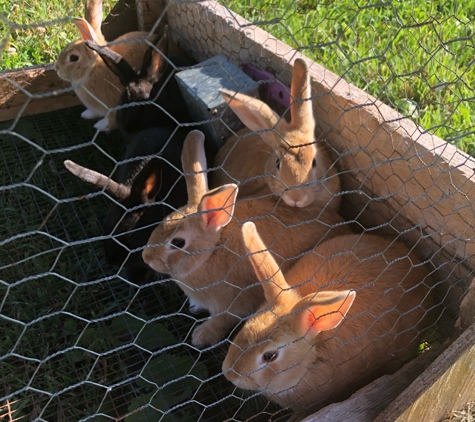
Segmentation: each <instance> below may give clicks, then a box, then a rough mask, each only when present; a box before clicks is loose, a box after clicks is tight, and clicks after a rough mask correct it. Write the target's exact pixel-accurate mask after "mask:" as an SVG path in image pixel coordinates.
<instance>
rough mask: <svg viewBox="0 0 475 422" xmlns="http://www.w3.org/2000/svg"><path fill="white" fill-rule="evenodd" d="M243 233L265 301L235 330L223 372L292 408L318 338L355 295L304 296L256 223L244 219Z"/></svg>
mask: <svg viewBox="0 0 475 422" xmlns="http://www.w3.org/2000/svg"><path fill="white" fill-rule="evenodd" d="M242 232H243V238H244V243H245V245H246V249H247V250H248V252H249V254H250V255H249V259H250V260H251V263H252V266H253V268H254V270H255V272H256V274H257V276H258V279H259V280H262V287H263V289H264V295H265V299H266V303H265V304H264V305H262V306H261V308H260V310H259V311H258V312H257V313H256V315H255V316H253V317H252V318H251V319H249V320H248V321H247V322H246V323H245V325H244V327H243V328H242V329H241V331H240V332H239V333H238V334H237V335H236V337H235V339H234V340H233V342H232V344H231V346H230V348H229V350H228V353H227V356H226V358H225V360H224V363H223V372H224V375H225V377H226V378H227V379H228V380H230V381H231V382H232V383H234V384H235V385H236V386H238V387H240V388H243V389H246V390H256V391H262V392H264V394H265V395H266V396H268V397H270V398H271V399H272V400H274V401H276V402H277V403H279V404H280V405H282V406H284V407H287V406H289V405H293V404H295V402H294V399H295V396H296V394H297V395H298V394H300V392H301V389H299V384H300V383H305V378H306V376H307V375H308V372H309V370H310V368H312V367H313V366H314V365H315V363H316V361H318V355H317V353H316V349H315V347H314V343H315V338H316V337H317V336H318V335H319V334H320V333H321V332H322V331H328V330H332V329H335V328H337V327H338V326H339V325H340V323H341V322H342V321H343V320H344V318H345V315H346V314H347V312H348V310H349V309H350V307H351V305H352V304H353V301H354V299H355V296H356V294H355V292H354V291H350V290H344V291H325V292H319V293H312V294H309V295H307V296H305V297H301V296H300V295H299V293H298V292H297V291H296V290H295V289H292V288H291V287H290V286H289V285H288V284H287V282H286V281H285V278H284V276H283V274H282V272H281V270H280V268H279V266H278V265H277V263H276V262H275V260H274V259H273V257H272V255H271V254H270V253H269V252H268V251H267V250H266V246H265V245H264V243H263V241H262V240H261V238H260V237H259V235H258V233H257V231H256V228H255V225H254V224H253V223H250V222H248V223H245V224H244V225H243V227H242ZM296 390H299V392H298V393H296Z"/></svg>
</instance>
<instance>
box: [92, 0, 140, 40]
mask: <svg viewBox="0 0 475 422" xmlns="http://www.w3.org/2000/svg"><path fill="white" fill-rule="evenodd" d="M138 28H139V26H138V22H137V11H136V9H135V0H120V1H118V2H117V4H116V5H115V6H114V7H113V9H112V10H111V12H110V13H109V14H108V15H107V17H106V18H105V19H104V22H103V23H102V26H101V31H102V33H103V34H104V37H105V39H106V40H107V41H113V40H115V39H116V38H117V37H119V36H121V35H122V34H126V33H127V32H132V31H137V30H138Z"/></svg>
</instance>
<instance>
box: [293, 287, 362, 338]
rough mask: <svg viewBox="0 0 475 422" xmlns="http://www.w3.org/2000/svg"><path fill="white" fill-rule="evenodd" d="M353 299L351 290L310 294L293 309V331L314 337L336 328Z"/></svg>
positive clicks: (353, 295)
mask: <svg viewBox="0 0 475 422" xmlns="http://www.w3.org/2000/svg"><path fill="white" fill-rule="evenodd" d="M355 297H356V293H355V291H351V290H344V291H339V292H336V291H326V292H320V293H317V294H315V293H311V294H310V295H308V296H306V297H304V298H303V299H302V300H301V301H300V302H299V303H297V305H295V306H294V308H293V312H295V313H294V314H293V315H292V318H295V319H296V321H294V323H295V326H294V329H295V330H296V332H298V333H299V334H300V335H302V336H306V335H309V336H310V337H314V336H316V335H317V334H318V333H319V332H321V331H327V330H332V329H333V328H336V327H338V325H340V323H341V322H342V321H343V319H344V317H345V315H346V314H347V312H348V310H349V309H350V307H351V305H352V304H353V302H354V300H355ZM302 308H303V311H302V312H299V310H302Z"/></svg>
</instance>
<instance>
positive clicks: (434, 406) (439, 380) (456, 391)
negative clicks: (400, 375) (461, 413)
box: [374, 324, 475, 422]
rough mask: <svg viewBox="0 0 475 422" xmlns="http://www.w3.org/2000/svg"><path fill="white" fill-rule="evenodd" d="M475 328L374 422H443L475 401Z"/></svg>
mask: <svg viewBox="0 0 475 422" xmlns="http://www.w3.org/2000/svg"><path fill="white" fill-rule="evenodd" d="M474 339H475V324H474V325H472V326H471V327H469V328H468V329H467V330H465V331H464V332H463V334H462V335H460V337H459V338H458V339H457V340H456V341H455V342H454V343H453V344H452V345H450V346H449V348H448V349H447V350H446V351H445V352H444V353H442V354H441V355H440V356H439V357H438V358H437V359H436V360H435V361H434V362H433V363H432V364H431V365H430V366H429V368H428V369H427V371H425V372H424V373H423V374H422V375H421V376H420V377H418V378H417V379H416V380H415V381H414V382H413V383H412V384H411V385H410V386H409V387H408V388H407V389H406V390H405V391H404V392H403V393H402V394H401V395H400V396H399V397H398V398H397V399H396V400H395V401H394V402H393V403H392V404H391V405H390V406H389V407H388V408H387V409H386V410H385V411H384V412H382V413H381V414H380V415H379V416H378V417H377V418H376V419H375V420H374V422H387V421H394V422H412V421H428V422H429V421H434V422H437V421H440V420H441V419H443V418H445V417H446V416H448V414H449V413H450V412H451V411H452V410H454V409H460V408H462V407H463V406H465V404H466V403H468V402H470V401H473V400H475V340H474Z"/></svg>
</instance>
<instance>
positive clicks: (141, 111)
mask: <svg viewBox="0 0 475 422" xmlns="http://www.w3.org/2000/svg"><path fill="white" fill-rule="evenodd" d="M86 45H87V46H88V47H89V48H91V49H93V50H94V51H95V52H96V53H97V54H99V56H100V57H101V58H102V61H103V62H104V63H105V64H106V65H107V67H108V68H109V69H110V70H111V71H112V72H113V73H114V74H115V75H116V76H117V77H118V78H119V80H120V83H121V84H122V85H123V87H124V88H125V89H124V91H123V93H122V96H121V97H120V101H119V104H120V105H126V104H130V103H139V104H134V105H133V106H129V107H120V108H119V109H118V110H117V126H118V129H119V131H120V132H121V133H122V134H123V135H124V136H128V137H130V136H132V135H134V134H136V133H137V132H140V131H141V130H143V129H147V128H149V127H155V126H161V127H164V126H170V127H176V126H177V125H178V124H181V123H189V122H191V121H192V119H191V117H190V115H189V113H188V110H187V106H186V103H185V100H184V99H183V96H182V94H181V91H180V88H179V86H178V83H177V81H176V79H175V78H174V76H173V75H174V73H175V72H176V68H177V67H185V66H191V65H193V64H195V61H194V60H192V59H191V58H189V57H188V56H186V55H184V54H177V53H171V54H169V51H168V50H169V40H168V28H167V27H166V28H165V30H164V33H163V34H161V35H158V36H157V37H156V38H155V39H154V40H153V42H152V45H150V46H149V47H148V48H147V50H146V51H145V53H144V56H143V60H142V64H141V65H140V66H139V68H138V69H137V70H134V66H133V64H132V63H129V62H128V61H127V59H126V57H123V56H121V55H120V54H119V53H118V52H115V51H112V50H111V49H109V48H107V47H101V46H99V45H98V44H96V43H94V42H91V41H87V42H86ZM169 62H170V63H169ZM151 101H153V102H154V103H152V104H151V103H150V102H151ZM144 102H146V103H144ZM140 103H144V104H140Z"/></svg>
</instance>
